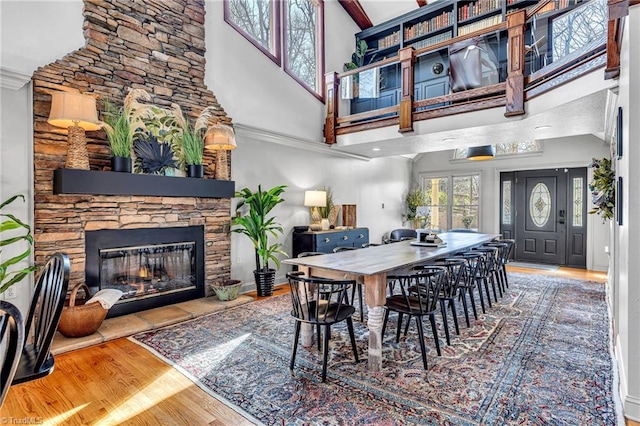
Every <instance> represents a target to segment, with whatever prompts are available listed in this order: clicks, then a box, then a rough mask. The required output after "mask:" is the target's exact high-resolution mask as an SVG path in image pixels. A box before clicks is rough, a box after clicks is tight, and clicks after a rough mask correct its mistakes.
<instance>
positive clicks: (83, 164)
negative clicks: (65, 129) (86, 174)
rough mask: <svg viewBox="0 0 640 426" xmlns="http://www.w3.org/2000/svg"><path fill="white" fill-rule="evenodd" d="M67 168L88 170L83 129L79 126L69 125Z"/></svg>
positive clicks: (87, 156) (65, 165)
mask: <svg viewBox="0 0 640 426" xmlns="http://www.w3.org/2000/svg"><path fill="white" fill-rule="evenodd" d="M64 167H65V168H67V169H80V170H89V155H88V154H87V143H86V139H85V132H84V129H83V128H82V127H80V126H70V127H69V136H68V138H67V161H66V162H65V164H64Z"/></svg>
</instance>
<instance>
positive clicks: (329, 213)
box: [318, 187, 338, 231]
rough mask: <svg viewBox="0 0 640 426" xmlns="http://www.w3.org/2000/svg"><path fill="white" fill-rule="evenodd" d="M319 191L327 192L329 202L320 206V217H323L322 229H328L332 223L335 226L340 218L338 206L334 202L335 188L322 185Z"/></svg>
mask: <svg viewBox="0 0 640 426" xmlns="http://www.w3.org/2000/svg"><path fill="white" fill-rule="evenodd" d="M318 191H324V192H325V194H327V203H326V206H325V207H318V210H319V212H320V217H321V218H322V221H321V224H322V230H323V231H326V230H328V229H329V228H330V227H331V225H333V226H335V225H336V221H337V219H338V208H337V206H336V205H335V204H334V202H333V190H332V189H331V188H330V187H322V188H320V189H318Z"/></svg>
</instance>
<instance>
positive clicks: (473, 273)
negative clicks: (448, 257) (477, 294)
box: [456, 252, 483, 286]
mask: <svg viewBox="0 0 640 426" xmlns="http://www.w3.org/2000/svg"><path fill="white" fill-rule="evenodd" d="M456 257H459V258H461V259H464V260H465V261H466V267H465V270H464V278H463V279H464V282H465V284H466V285H467V286H473V283H474V281H473V280H475V278H476V277H477V276H478V275H479V274H478V272H479V269H480V267H481V266H482V262H483V256H482V253H478V252H475V253H474V252H464V253H460V254H457V255H456Z"/></svg>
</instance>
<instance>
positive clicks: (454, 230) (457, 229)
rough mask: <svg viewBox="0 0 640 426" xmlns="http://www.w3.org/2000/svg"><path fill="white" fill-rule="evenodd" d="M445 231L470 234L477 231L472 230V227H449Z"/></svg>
mask: <svg viewBox="0 0 640 426" xmlns="http://www.w3.org/2000/svg"><path fill="white" fill-rule="evenodd" d="M447 232H467V233H470V234H477V233H478V231H476V230H473V229H467V228H453V229H449V230H448V231H447Z"/></svg>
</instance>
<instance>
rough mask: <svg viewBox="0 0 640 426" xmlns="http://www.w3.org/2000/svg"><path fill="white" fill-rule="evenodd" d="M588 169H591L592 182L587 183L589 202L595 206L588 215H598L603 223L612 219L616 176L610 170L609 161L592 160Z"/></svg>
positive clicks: (605, 159) (604, 159) (606, 159)
mask: <svg viewBox="0 0 640 426" xmlns="http://www.w3.org/2000/svg"><path fill="white" fill-rule="evenodd" d="M589 167H592V168H593V180H592V181H591V183H589V189H590V190H591V200H592V202H593V204H595V207H594V208H593V209H591V210H590V211H589V214H598V215H600V217H601V218H602V220H603V221H604V220H606V219H613V211H614V210H613V209H614V208H615V200H616V189H615V180H616V179H615V178H616V176H615V175H616V174H615V171H614V170H613V169H612V168H611V160H610V159H608V158H603V159H601V160H598V159H597V158H594V159H593V160H592V161H591V164H589Z"/></svg>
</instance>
